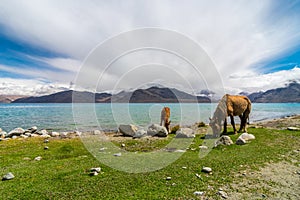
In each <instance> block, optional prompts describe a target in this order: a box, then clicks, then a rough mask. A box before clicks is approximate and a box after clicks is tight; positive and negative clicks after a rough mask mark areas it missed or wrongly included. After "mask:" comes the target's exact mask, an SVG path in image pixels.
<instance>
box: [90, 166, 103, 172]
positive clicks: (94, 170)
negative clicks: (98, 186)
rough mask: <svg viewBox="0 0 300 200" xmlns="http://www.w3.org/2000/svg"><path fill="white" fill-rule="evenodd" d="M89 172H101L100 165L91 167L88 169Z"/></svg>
mask: <svg viewBox="0 0 300 200" xmlns="http://www.w3.org/2000/svg"><path fill="white" fill-rule="evenodd" d="M90 171H91V172H97V173H100V172H101V168H100V167H93V168H91V169H90Z"/></svg>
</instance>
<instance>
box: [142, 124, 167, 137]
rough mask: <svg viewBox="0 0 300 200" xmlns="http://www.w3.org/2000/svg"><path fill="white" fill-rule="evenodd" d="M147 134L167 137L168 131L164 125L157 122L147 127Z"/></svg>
mask: <svg viewBox="0 0 300 200" xmlns="http://www.w3.org/2000/svg"><path fill="white" fill-rule="evenodd" d="M147 135H150V136H158V137H167V136H168V131H167V129H166V128H165V127H163V126H160V125H158V124H152V125H150V126H149V127H148V130H147Z"/></svg>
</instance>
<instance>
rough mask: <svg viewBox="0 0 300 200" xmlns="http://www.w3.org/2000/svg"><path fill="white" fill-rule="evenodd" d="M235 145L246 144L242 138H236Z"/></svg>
mask: <svg viewBox="0 0 300 200" xmlns="http://www.w3.org/2000/svg"><path fill="white" fill-rule="evenodd" d="M235 144H237V145H244V144H246V141H245V140H244V139H243V138H238V139H237V140H236V142H235Z"/></svg>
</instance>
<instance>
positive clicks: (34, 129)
mask: <svg viewBox="0 0 300 200" xmlns="http://www.w3.org/2000/svg"><path fill="white" fill-rule="evenodd" d="M36 131H37V127H36V126H33V127H31V128H29V129H27V130H26V132H29V133H35V132H36Z"/></svg>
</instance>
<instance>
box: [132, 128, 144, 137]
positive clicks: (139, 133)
mask: <svg viewBox="0 0 300 200" xmlns="http://www.w3.org/2000/svg"><path fill="white" fill-rule="evenodd" d="M145 136H147V131H145V130H143V129H139V130H137V132H136V133H135V134H134V135H133V138H142V137H145Z"/></svg>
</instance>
